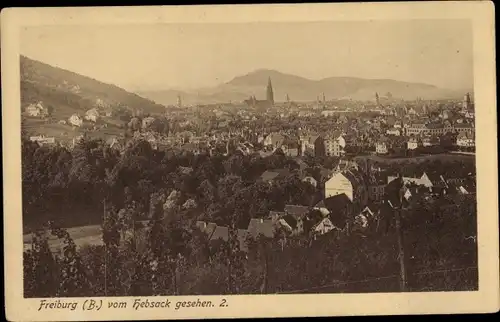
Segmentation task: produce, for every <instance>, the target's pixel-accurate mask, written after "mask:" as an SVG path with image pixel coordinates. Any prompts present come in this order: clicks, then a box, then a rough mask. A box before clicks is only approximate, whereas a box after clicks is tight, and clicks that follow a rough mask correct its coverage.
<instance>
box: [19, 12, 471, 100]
mask: <svg viewBox="0 0 500 322" xmlns="http://www.w3.org/2000/svg"><path fill="white" fill-rule="evenodd" d="M472 45H473V44H472V27H471V24H470V23H469V22H468V21H464V20H406V21H357V22H354V21H337V22H270V23H263V22H258V23H241V24H235V23H230V24H229V23H226V24H214V23H204V24H201V23H199V24H195V23H193V24H149V25H144V24H142V25H132V24H128V25H107V26H106V25H79V26H73V25H71V26H37V27H27V28H24V29H23V30H22V32H21V42H20V47H21V48H20V52H21V54H23V55H26V56H28V57H29V58H32V59H36V60H39V61H42V62H45V63H48V64H50V65H53V66H57V67H61V68H64V69H68V70H71V71H74V72H77V73H79V74H82V75H86V76H90V77H92V78H95V79H98V80H100V81H103V82H107V83H113V84H115V85H117V86H120V87H123V88H125V89H127V90H131V91H147V90H162V89H169V88H177V89H194V88H200V87H210V86H216V85H217V84H220V83H222V82H227V81H230V80H231V79H232V78H234V77H236V76H241V75H245V74H247V73H249V72H252V71H254V70H256V69H263V68H264V69H274V70H277V71H280V72H283V73H289V74H294V75H297V76H302V77H306V78H310V79H321V78H325V77H332V76H350V77H361V78H371V79H374V78H378V79H381V78H382V79H395V80H402V81H410V82H419V83H427V84H432V85H436V86H439V87H443V88H449V89H465V88H472V84H473V68H472V67H473V66H472V65H473V52H472V50H473V48H472V47H473V46H472Z"/></svg>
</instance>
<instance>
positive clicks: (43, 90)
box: [20, 55, 164, 119]
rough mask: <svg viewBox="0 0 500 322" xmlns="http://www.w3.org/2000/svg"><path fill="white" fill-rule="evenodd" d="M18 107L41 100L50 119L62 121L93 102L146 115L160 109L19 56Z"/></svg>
mask: <svg viewBox="0 0 500 322" xmlns="http://www.w3.org/2000/svg"><path fill="white" fill-rule="evenodd" d="M20 68H21V70H20V73H21V107H22V108H24V107H26V105H28V104H31V103H34V102H39V101H42V102H43V103H44V105H45V106H46V105H52V107H53V108H54V112H53V113H54V115H53V116H54V117H55V118H56V119H58V118H59V119H63V118H65V117H67V116H68V115H71V114H72V113H78V112H79V113H82V112H85V111H86V110H88V109H90V108H92V107H94V105H95V104H96V100H101V101H102V102H104V103H105V104H106V105H108V106H111V107H114V106H127V107H129V108H131V109H142V110H143V111H144V112H146V113H161V112H162V111H163V110H164V106H162V105H160V104H156V103H154V102H153V101H151V100H148V99H146V98H143V97H141V96H139V95H137V94H134V93H130V92H127V91H126V90H124V89H122V88H120V87H117V86H115V85H112V84H106V83H103V82H100V81H98V80H95V79H92V78H90V77H86V76H83V75H79V74H77V73H74V72H71V71H68V70H64V69H61V68H57V67H53V66H50V65H48V64H45V63H42V62H39V61H36V60H33V59H30V58H28V57H25V56H22V55H21V57H20Z"/></svg>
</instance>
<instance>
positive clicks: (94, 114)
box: [85, 108, 99, 123]
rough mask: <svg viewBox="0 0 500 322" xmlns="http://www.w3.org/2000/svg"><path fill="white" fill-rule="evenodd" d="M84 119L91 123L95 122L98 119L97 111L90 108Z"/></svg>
mask: <svg viewBox="0 0 500 322" xmlns="http://www.w3.org/2000/svg"><path fill="white" fill-rule="evenodd" d="M85 119H86V120H87V121H91V122H94V123H95V122H97V120H98V119H99V111H98V110H97V108H92V109H90V110H88V111H87V112H86V113H85Z"/></svg>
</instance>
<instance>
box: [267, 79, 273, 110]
mask: <svg viewBox="0 0 500 322" xmlns="http://www.w3.org/2000/svg"><path fill="white" fill-rule="evenodd" d="M266 99H267V101H268V102H270V103H271V104H272V105H274V93H273V85H272V84H271V77H269V78H268V80H267V94H266Z"/></svg>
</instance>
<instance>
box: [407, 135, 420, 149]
mask: <svg viewBox="0 0 500 322" xmlns="http://www.w3.org/2000/svg"><path fill="white" fill-rule="evenodd" d="M419 145H420V142H419V141H418V139H417V138H415V137H411V138H410V139H409V140H408V142H407V148H408V150H415V149H416V148H418V147H419Z"/></svg>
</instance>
